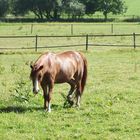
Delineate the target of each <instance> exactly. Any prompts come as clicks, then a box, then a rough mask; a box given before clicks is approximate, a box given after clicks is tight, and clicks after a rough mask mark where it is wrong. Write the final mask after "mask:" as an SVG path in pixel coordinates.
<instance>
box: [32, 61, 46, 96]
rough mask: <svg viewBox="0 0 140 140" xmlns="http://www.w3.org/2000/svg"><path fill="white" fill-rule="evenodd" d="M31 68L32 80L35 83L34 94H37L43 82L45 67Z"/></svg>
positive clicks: (35, 65)
mask: <svg viewBox="0 0 140 140" xmlns="http://www.w3.org/2000/svg"><path fill="white" fill-rule="evenodd" d="M30 67H31V74H30V78H31V80H32V83H33V93H34V94H37V93H38V92H39V83H40V82H41V80H42V69H43V65H37V64H34V65H32V64H31V65H30Z"/></svg>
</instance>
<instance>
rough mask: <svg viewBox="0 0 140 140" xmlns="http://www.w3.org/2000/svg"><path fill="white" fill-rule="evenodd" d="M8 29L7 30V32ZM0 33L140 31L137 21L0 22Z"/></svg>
mask: <svg viewBox="0 0 140 140" xmlns="http://www.w3.org/2000/svg"><path fill="white" fill-rule="evenodd" d="M7 30H8V32H7ZM0 31H1V32H0V35H4V34H6V35H23V36H24V35H34V36H35V35H36V34H39V35H50V36H55V35H85V34H125V33H129V34H130V33H133V32H135V33H140V24H139V23H61V24H60V23H39V24H37V23H32V24H30V23H16V24H8V23H7V24H0Z"/></svg>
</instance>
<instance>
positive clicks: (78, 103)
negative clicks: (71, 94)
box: [77, 95, 81, 107]
mask: <svg viewBox="0 0 140 140" xmlns="http://www.w3.org/2000/svg"><path fill="white" fill-rule="evenodd" d="M80 100H81V97H80V96H79V95H78V97H77V106H78V107H80Z"/></svg>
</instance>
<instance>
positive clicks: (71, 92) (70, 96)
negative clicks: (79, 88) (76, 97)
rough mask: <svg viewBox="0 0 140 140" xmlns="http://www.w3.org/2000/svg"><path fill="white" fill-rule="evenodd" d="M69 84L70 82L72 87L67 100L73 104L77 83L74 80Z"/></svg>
mask: <svg viewBox="0 0 140 140" xmlns="http://www.w3.org/2000/svg"><path fill="white" fill-rule="evenodd" d="M69 84H70V86H71V88H70V90H69V93H68V95H67V101H68V102H69V103H70V104H71V105H73V104H74V102H73V94H74V90H75V83H74V81H73V82H71V83H69Z"/></svg>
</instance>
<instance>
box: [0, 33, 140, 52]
mask: <svg viewBox="0 0 140 140" xmlns="http://www.w3.org/2000/svg"><path fill="white" fill-rule="evenodd" d="M117 37H121V38H120V40H119V41H118V40H117ZM124 37H125V38H124ZM126 37H127V39H126ZM138 37H140V34H135V33H133V34H115V35H112V34H110V35H88V34H87V35H70V36H39V35H36V36H0V41H4V40H5V39H6V40H10V39H16V40H15V41H14V43H16V41H17V39H20V40H19V42H20V43H21V44H22V43H23V44H24V41H22V40H23V39H25V40H27V39H29V42H30V41H31V39H32V40H33V41H32V42H33V43H34V45H33V46H32V45H30V44H28V45H27V47H25V46H24V47H13V46H12V45H11V44H12V41H10V43H9V44H10V47H1V45H2V46H5V45H6V44H7V41H4V42H3V43H0V50H11V49H12V50H19V49H34V50H35V51H37V50H38V49H41V48H60V47H66V48H67V47H77V46H85V49H86V50H88V49H89V47H90V46H113V47H132V48H134V49H136V47H140V42H139V40H140V39H138V43H137V41H136V39H137V38H138ZM43 38H44V39H45V40H46V39H49V38H51V39H52V40H50V44H53V42H55V43H58V38H59V39H60V40H61V45H48V46H46V44H47V43H44V44H45V45H42V46H41V45H39V43H40V44H41V41H42V40H41V39H43ZM64 38H67V40H66V41H64ZM79 38H81V40H82V41H81V40H78V39H79ZM103 38H106V40H104V39H103ZM107 38H114V40H112V39H107ZM71 39H75V41H74V42H73V43H71V44H67V43H68V42H72V40H71ZM76 40H78V43H76ZM101 40H102V42H109V43H101ZM39 41H40V42H39ZM125 41H126V42H127V43H125ZM128 41H129V42H128ZM63 42H65V43H66V44H63ZM81 42H82V43H81ZM96 42H97V43H96ZM118 42H119V43H118ZM130 42H131V43H130ZM48 43H49V41H48ZM123 43H125V44H123ZM9 44H8V45H9ZM14 46H18V44H17V45H14ZM31 46H32V47H31Z"/></svg>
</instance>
